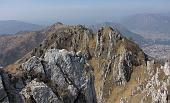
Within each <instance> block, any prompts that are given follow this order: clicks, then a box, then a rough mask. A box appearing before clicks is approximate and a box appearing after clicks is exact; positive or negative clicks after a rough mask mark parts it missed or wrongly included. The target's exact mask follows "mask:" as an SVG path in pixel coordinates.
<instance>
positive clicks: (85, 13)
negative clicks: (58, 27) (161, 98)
mask: <svg viewBox="0 0 170 103" xmlns="http://www.w3.org/2000/svg"><path fill="white" fill-rule="evenodd" d="M169 5H170V1H169V0H142V1H141V0H130V1H129V0H107V1H104V0H83V1H82V0H53V1H52V0H0V7H1V9H0V20H19V21H24V22H29V23H34V24H43V25H44V24H51V23H54V22H56V21H60V22H63V23H66V24H94V23H99V22H105V21H114V22H115V21H116V22H117V21H120V20H121V18H124V17H126V16H128V15H133V14H136V13H168V12H170V6H169Z"/></svg>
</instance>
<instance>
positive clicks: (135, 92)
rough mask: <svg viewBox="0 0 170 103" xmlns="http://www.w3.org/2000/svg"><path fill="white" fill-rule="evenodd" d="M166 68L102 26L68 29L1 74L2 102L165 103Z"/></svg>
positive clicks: (61, 30)
mask: <svg viewBox="0 0 170 103" xmlns="http://www.w3.org/2000/svg"><path fill="white" fill-rule="evenodd" d="M53 29H54V28H53ZM164 70H169V67H168V66H167V65H165V66H161V65H160V64H159V62H157V61H155V60H152V59H151V58H149V57H148V56H147V55H146V54H145V53H144V52H143V51H142V50H141V49H140V48H139V46H138V45H137V44H135V43H134V42H132V41H130V40H128V39H127V38H125V37H124V36H123V35H122V34H121V33H120V32H119V31H118V30H117V29H114V28H111V27H102V28H100V29H99V30H98V32H97V33H94V32H93V31H91V30H90V29H88V28H86V27H84V26H81V25H77V26H67V27H62V28H59V29H57V30H55V31H54V32H51V33H50V34H49V35H48V36H47V38H46V39H45V40H44V41H43V42H42V43H41V44H40V45H39V46H38V47H36V48H35V49H33V50H32V51H31V52H30V53H29V54H27V55H26V56H24V57H23V58H21V59H20V60H18V61H17V62H16V63H15V64H11V65H10V66H8V67H7V68H5V69H4V70H2V71H1V78H2V79H1V81H2V82H0V83H1V85H0V86H1V87H0V91H2V92H0V93H2V94H1V95H2V96H1V97H3V98H1V99H0V101H2V102H4V103H5V102H7V103H8V102H9V103H48V102H51V103H96V102H97V103H112V102H115V103H127V102H128V103H129V102H130V103H140V102H141V103H143V102H144V103H151V102H161V103H166V102H167V101H168V100H167V98H168V91H169V84H168V83H169V80H170V78H169V74H168V75H165V73H164ZM153 91H154V92H153Z"/></svg>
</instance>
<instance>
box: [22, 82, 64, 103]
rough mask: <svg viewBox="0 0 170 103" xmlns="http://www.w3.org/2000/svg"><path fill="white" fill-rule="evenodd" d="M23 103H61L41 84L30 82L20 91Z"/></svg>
mask: <svg viewBox="0 0 170 103" xmlns="http://www.w3.org/2000/svg"><path fill="white" fill-rule="evenodd" d="M21 94H22V95H23V99H24V102H25V103H32V102H33V103H34V102H36V103H62V102H61V101H60V100H59V99H58V97H57V96H56V95H55V94H54V93H53V91H52V90H51V89H50V88H49V87H48V86H47V85H45V84H44V83H43V82H36V81H35V80H33V81H31V82H30V83H29V84H27V85H26V87H25V88H24V89H23V90H22V91H21Z"/></svg>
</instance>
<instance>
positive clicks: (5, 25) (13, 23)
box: [0, 20, 44, 35]
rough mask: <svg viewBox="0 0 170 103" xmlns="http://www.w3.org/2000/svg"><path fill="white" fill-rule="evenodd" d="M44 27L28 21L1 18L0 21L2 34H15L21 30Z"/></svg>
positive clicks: (0, 32)
mask: <svg viewBox="0 0 170 103" xmlns="http://www.w3.org/2000/svg"><path fill="white" fill-rule="evenodd" d="M42 28H44V26H41V25H37V24H31V23H26V22H22V21H17V20H3V21H2V20H1V21H0V35H2V34H15V33H17V32H19V31H36V30H40V29H42Z"/></svg>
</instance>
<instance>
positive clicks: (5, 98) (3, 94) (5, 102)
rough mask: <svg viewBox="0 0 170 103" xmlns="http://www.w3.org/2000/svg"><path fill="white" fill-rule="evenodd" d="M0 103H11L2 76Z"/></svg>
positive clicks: (0, 80)
mask: <svg viewBox="0 0 170 103" xmlns="http://www.w3.org/2000/svg"><path fill="white" fill-rule="evenodd" d="M0 102H2V103H9V101H8V96H7V93H6V91H5V88H4V86H3V83H2V77H1V75H0Z"/></svg>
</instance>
